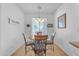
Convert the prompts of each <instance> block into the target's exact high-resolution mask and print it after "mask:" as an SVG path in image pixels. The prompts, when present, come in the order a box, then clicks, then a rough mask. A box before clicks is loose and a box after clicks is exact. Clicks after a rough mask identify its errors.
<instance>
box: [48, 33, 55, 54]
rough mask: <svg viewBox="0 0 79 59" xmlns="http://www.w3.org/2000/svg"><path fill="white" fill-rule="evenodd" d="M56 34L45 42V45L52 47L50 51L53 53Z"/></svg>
mask: <svg viewBox="0 0 79 59" xmlns="http://www.w3.org/2000/svg"><path fill="white" fill-rule="evenodd" d="M55 35H56V32H55V33H54V34H53V35H51V39H50V40H48V41H47V45H53V47H52V50H53V52H54V38H55Z"/></svg>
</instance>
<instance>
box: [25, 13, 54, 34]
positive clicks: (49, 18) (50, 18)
mask: <svg viewBox="0 0 79 59" xmlns="http://www.w3.org/2000/svg"><path fill="white" fill-rule="evenodd" d="M40 15H41V17H43V18H47V23H48V24H53V22H54V17H53V14H49V13H48V14H42V13H41V14H40ZM38 17H39V14H35V13H34V14H25V25H26V24H30V25H31V26H32V18H38ZM25 29H26V30H25V32H26V34H29V33H31V27H30V28H27V27H25ZM47 31H48V34H49V35H50V34H51V33H52V32H53V28H48V29H47Z"/></svg>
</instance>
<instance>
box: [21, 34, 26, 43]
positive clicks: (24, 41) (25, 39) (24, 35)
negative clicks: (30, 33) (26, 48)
mask: <svg viewBox="0 0 79 59" xmlns="http://www.w3.org/2000/svg"><path fill="white" fill-rule="evenodd" d="M22 35H23V37H24V42H25V44H26V37H25V34H24V33H22Z"/></svg>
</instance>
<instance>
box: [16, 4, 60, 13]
mask: <svg viewBox="0 0 79 59" xmlns="http://www.w3.org/2000/svg"><path fill="white" fill-rule="evenodd" d="M17 5H18V7H20V8H21V10H22V11H23V12H24V13H39V9H38V6H41V9H40V13H54V12H55V11H56V9H57V8H58V7H59V6H60V5H61V3H40V4H39V3H18V4H17Z"/></svg>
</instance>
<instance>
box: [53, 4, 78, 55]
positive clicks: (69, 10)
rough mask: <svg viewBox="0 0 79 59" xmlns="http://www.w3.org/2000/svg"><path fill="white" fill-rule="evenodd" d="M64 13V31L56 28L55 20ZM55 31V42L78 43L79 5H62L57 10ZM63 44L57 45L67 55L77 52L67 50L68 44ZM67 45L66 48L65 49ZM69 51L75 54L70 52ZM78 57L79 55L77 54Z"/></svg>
mask: <svg viewBox="0 0 79 59" xmlns="http://www.w3.org/2000/svg"><path fill="white" fill-rule="evenodd" d="M64 13H66V15H67V16H66V29H58V28H57V18H58V17H59V16H61V15H62V14H64ZM54 17H55V19H54V20H55V23H54V24H55V31H56V40H57V41H59V40H64V42H65V41H66V42H70V41H79V4H73V3H72V4H62V6H61V7H60V8H58V9H57V11H56V13H55V16H54ZM64 42H61V43H58V45H60V46H62V48H63V49H64V50H65V51H66V50H68V51H66V52H67V53H70V54H71V55H73V53H75V52H76V53H77V50H75V49H74V48H69V47H70V46H68V44H64ZM66 45H67V47H66ZM71 49H73V51H75V52H71ZM78 55H79V54H78Z"/></svg>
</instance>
